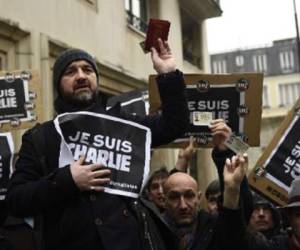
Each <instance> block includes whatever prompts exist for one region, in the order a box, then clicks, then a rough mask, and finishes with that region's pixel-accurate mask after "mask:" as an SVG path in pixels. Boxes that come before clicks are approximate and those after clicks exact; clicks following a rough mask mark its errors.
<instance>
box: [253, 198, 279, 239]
mask: <svg viewBox="0 0 300 250" xmlns="http://www.w3.org/2000/svg"><path fill="white" fill-rule="evenodd" d="M253 205H254V209H253V212H252V214H251V217H250V220H249V224H248V229H249V230H250V231H251V232H258V233H261V234H263V235H264V237H266V238H267V239H271V238H273V237H274V236H277V235H279V234H280V233H281V216H280V212H279V211H278V209H277V208H276V207H275V206H274V205H273V204H272V203H271V202H269V201H267V200H266V199H264V198H263V197H261V196H260V195H258V194H257V193H253Z"/></svg>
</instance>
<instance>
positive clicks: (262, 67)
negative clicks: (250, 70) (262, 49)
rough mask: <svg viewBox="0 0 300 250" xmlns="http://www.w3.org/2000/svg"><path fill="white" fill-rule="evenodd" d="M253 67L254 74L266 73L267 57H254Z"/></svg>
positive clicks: (263, 55) (262, 55)
mask: <svg viewBox="0 0 300 250" xmlns="http://www.w3.org/2000/svg"><path fill="white" fill-rule="evenodd" d="M253 67H254V71H256V72H267V56H266V55H265V54H258V55H254V56H253Z"/></svg>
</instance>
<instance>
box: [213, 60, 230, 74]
mask: <svg viewBox="0 0 300 250" xmlns="http://www.w3.org/2000/svg"><path fill="white" fill-rule="evenodd" d="M226 72H227V66H226V61H225V60H219V61H214V62H213V73H214V74H221V73H226Z"/></svg>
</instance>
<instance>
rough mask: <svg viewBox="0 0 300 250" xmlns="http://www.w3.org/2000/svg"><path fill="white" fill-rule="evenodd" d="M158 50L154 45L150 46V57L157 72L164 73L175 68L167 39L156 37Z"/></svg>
mask: <svg viewBox="0 0 300 250" xmlns="http://www.w3.org/2000/svg"><path fill="white" fill-rule="evenodd" d="M158 45H159V49H160V52H158V51H157V50H156V49H155V48H154V47H152V48H151V58H152V62H153V68H154V69H155V70H156V72H157V73H158V74H166V73H169V72H173V71H175V70H176V64H175V58H174V56H173V54H172V52H171V49H170V46H169V44H168V42H167V41H164V42H163V41H162V40H161V39H160V38H159V39H158Z"/></svg>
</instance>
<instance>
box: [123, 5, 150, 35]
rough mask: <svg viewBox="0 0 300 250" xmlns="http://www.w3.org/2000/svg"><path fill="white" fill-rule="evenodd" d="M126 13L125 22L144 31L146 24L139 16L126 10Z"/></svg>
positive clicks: (145, 30)
mask: <svg viewBox="0 0 300 250" xmlns="http://www.w3.org/2000/svg"><path fill="white" fill-rule="evenodd" d="M126 14H127V23H128V24H129V25H131V26H133V27H134V28H135V29H137V30H139V31H141V32H143V33H146V32H147V28H148V25H147V24H146V23H145V22H144V21H143V20H142V19H141V18H139V17H137V16H135V15H133V14H132V13H131V12H130V11H128V10H127V11H126Z"/></svg>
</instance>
